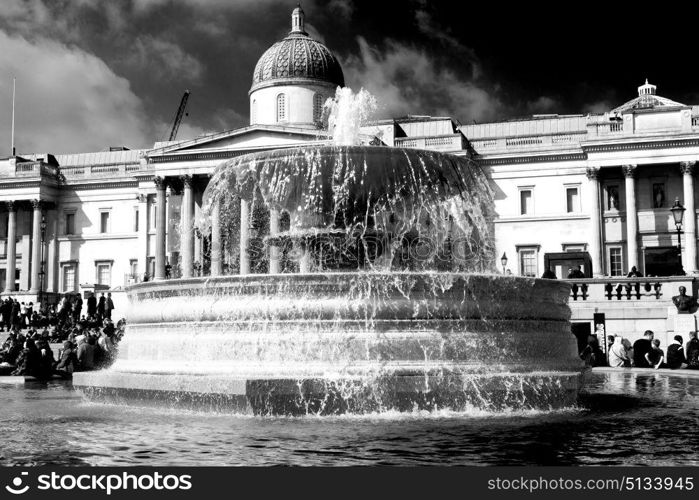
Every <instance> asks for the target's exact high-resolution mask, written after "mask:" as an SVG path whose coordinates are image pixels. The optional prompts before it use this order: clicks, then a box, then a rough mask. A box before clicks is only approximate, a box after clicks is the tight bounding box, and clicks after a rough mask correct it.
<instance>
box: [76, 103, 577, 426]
mask: <svg viewBox="0 0 699 500" xmlns="http://www.w3.org/2000/svg"><path fill="white" fill-rule="evenodd" d="M372 106H375V103H374V101H373V99H372V98H371V97H370V96H369V95H368V94H366V93H364V92H360V93H359V94H357V95H354V94H352V92H351V91H350V90H349V89H338V93H337V96H336V98H335V99H334V100H332V101H331V102H329V103H328V104H327V107H328V109H330V117H329V120H328V121H329V125H330V130H331V131H333V132H334V133H333V136H334V139H335V141H334V143H333V144H331V145H323V146H315V145H314V146H307V147H297V148H289V149H279V150H274V151H269V152H263V153H255V154H249V155H245V156H241V157H237V158H235V159H233V160H230V161H228V162H226V163H223V164H222V165H220V166H219V167H218V168H217V169H216V172H215V174H214V176H213V177H212V179H211V182H210V184H209V187H208V188H207V191H206V193H205V205H204V210H203V211H204V212H205V213H208V214H210V215H214V216H215V217H212V218H214V219H216V221H217V223H216V225H215V226H216V227H219V226H221V227H223V228H225V230H224V231H223V234H224V243H223V244H224V247H225V248H226V249H228V253H229V254H230V255H232V256H234V257H237V259H235V260H236V263H234V264H233V266H234V269H233V270H234V271H236V270H237V271H238V272H239V273H240V274H237V275H226V276H215V277H208V278H190V279H178V280H166V281H156V282H147V283H141V284H137V285H134V286H132V287H130V288H129V290H128V294H129V298H130V302H131V305H130V309H129V311H128V313H127V321H128V331H127V336H126V340H125V342H124V344H123V346H122V349H121V352H120V354H119V358H118V360H117V361H116V363H115V364H114V366H113V367H112V368H111V369H109V370H105V371H101V372H91V373H76V374H75V375H74V380H73V385H74V386H75V387H76V388H78V389H79V390H81V391H82V393H83V394H84V395H85V396H86V397H88V398H90V399H94V400H102V401H120V402H130V401H134V400H136V401H138V402H139V404H144V403H154V404H158V405H162V404H165V405H174V406H182V405H184V406H196V407H199V408H201V407H203V408H212V409H216V410H220V409H224V408H226V409H233V411H237V412H246V413H254V414H262V415H266V414H285V415H286V414H308V413H312V414H334V413H344V412H354V413H368V412H380V411H387V410H400V411H412V410H414V409H427V410H436V409H451V410H455V411H465V410H468V409H470V408H477V409H479V410H486V411H510V410H520V409H553V408H561V407H565V406H570V405H572V404H574V403H575V401H576V398H577V393H578V390H579V385H580V375H581V368H582V367H581V361H580V359H579V358H578V356H577V350H576V346H575V341H574V337H573V336H572V335H571V333H570V325H569V322H568V320H569V316H570V311H569V308H568V306H567V300H568V295H569V287H568V285H567V284H565V283H559V282H556V281H553V280H538V279H530V278H522V277H514V276H503V275H498V274H496V273H495V272H494V269H495V266H494V248H493V243H492V241H493V223H492V221H493V218H494V213H493V202H492V195H491V191H490V188H489V184H488V180H487V178H486V176H485V175H484V174H483V173H482V172H481V170H480V168H479V167H478V165H477V164H476V163H475V162H474V161H473V160H472V159H471V158H469V157H457V156H452V155H447V154H440V153H436V152H432V151H423V150H417V149H401V148H392V147H386V146H367V145H361V144H360V142H361V141H360V137H359V131H360V127H359V125H360V121H361V118H362V117H363V116H365V115H366V110H367V109H369V108H371V107H372ZM200 222H201V223H200V226H201V227H202V230H203V231H204V232H206V231H207V230H208V228H207V224H210V223H211V222H210V218H209V219H207V220H203V221H200ZM237 248H240V249H241V250H240V252H239V254H238V255H236V254H235V252H236V250H235V249H237ZM236 266H237V269H236V268H235V267H236ZM250 271H252V274H248V273H249V272H250Z"/></svg>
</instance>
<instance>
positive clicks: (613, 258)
mask: <svg viewBox="0 0 699 500" xmlns="http://www.w3.org/2000/svg"><path fill="white" fill-rule="evenodd" d="M609 275H610V276H624V261H623V258H622V253H621V247H609Z"/></svg>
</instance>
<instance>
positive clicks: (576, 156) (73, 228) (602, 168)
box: [0, 8, 699, 329]
mask: <svg viewBox="0 0 699 500" xmlns="http://www.w3.org/2000/svg"><path fill="white" fill-rule="evenodd" d="M342 85H344V76H343V72H342V68H341V67H340V64H339V62H338V60H337V58H336V57H335V56H334V55H333V54H332V52H331V51H330V50H329V49H328V48H327V47H326V46H324V45H323V44H322V43H320V42H318V41H316V40H313V39H312V38H311V37H310V36H309V35H308V34H307V33H306V31H305V29H304V14H303V11H302V10H301V9H300V8H297V9H295V10H294V12H293V14H292V23H291V31H290V32H289V33H288V35H287V36H286V37H285V38H283V39H282V40H280V41H279V42H277V43H275V44H274V45H272V46H271V47H270V48H269V49H268V50H267V51H266V52H265V53H264V54H263V55H262V57H261V58H260V60H259V61H258V63H257V65H256V66H255V70H254V73H253V75H252V85H251V88H250V92H249V97H250V125H249V126H247V127H244V128H241V129H236V130H227V131H223V132H220V133H215V134H210V135H206V136H203V137H198V138H195V139H189V140H180V141H176V142H171V143H167V142H161V143H156V144H154V146H153V147H152V148H149V149H143V150H130V149H127V148H125V147H111V148H109V149H108V150H105V151H102V152H95V153H82V154H70V155H53V154H50V153H43V154H42V153H31V154H30V153H27V154H19V155H17V156H13V157H10V158H5V159H0V292H2V295H3V296H7V295H13V296H17V295H20V296H22V297H27V298H28V299H29V298H30V297H34V300H36V296H37V295H38V294H39V293H40V292H41V293H43V294H45V297H53V296H55V295H56V294H59V293H64V292H69V291H74V292H83V291H86V290H94V289H111V290H114V291H116V290H119V289H120V288H122V287H124V286H125V285H128V284H130V283H134V282H137V281H140V280H142V279H144V276H147V277H148V279H166V278H167V277H168V276H182V277H189V276H195V275H202V274H203V275H207V274H210V275H216V274H221V273H226V272H230V270H231V269H236V270H237V272H242V273H245V272H248V271H249V269H248V268H247V267H246V266H245V265H244V263H237V264H236V265H230V264H231V263H229V262H226V261H225V259H226V257H225V255H224V253H225V252H222V242H221V234H220V225H219V224H218V223H214V224H213V230H212V231H211V232H210V233H207V234H203V233H202V231H201V230H200V229H199V227H198V226H197V223H196V221H197V220H198V218H199V215H200V213H201V211H202V194H203V192H204V189H205V188H206V185H207V183H208V181H209V179H210V178H211V175H212V173H213V171H214V169H215V167H216V166H217V165H218V164H220V163H221V162H223V161H225V160H227V159H230V158H233V157H235V156H238V155H242V154H246V153H251V152H256V151H262V150H269V149H277V148H286V147H293V146H298V145H303V144H309V143H323V142H325V141H327V139H328V134H327V132H326V131H325V130H323V129H322V128H321V126H320V118H321V113H322V105H323V103H324V102H325V100H326V99H327V98H328V97H329V96H332V95H333V94H334V91H335V89H336V88H337V87H338V86H342ZM363 131H364V133H365V135H366V137H367V140H368V141H371V142H372V143H374V144H384V145H386V146H397V147H405V148H424V149H434V150H439V151H442V152H449V153H452V154H455V155H465V154H473V155H475V158H476V159H477V161H478V162H479V163H480V165H481V166H482V167H483V168H484V170H485V171H486V173H487V174H488V175H489V176H490V178H491V179H492V186H493V190H494V193H495V206H496V213H497V219H496V220H495V237H496V248H497V254H498V257H500V256H503V257H505V258H506V262H505V260H504V259H503V263H504V267H503V269H502V270H503V272H506V271H510V272H512V273H513V274H518V275H526V276H541V274H542V273H543V272H544V270H546V268H548V267H550V268H551V269H552V270H553V271H554V272H555V273H556V274H557V276H558V277H559V278H565V277H566V276H567V273H568V269H569V268H571V267H574V266H577V265H580V266H581V267H582V270H583V272H584V273H585V274H586V276H587V277H589V278H592V279H593V281H594V278H600V277H605V276H606V277H620V276H626V274H627V272H628V271H629V269H630V268H631V267H633V266H635V267H636V268H637V269H639V270H640V271H641V272H642V273H644V274H646V275H653V276H669V275H673V274H677V273H678V269H679V263H680V262H679V259H680V255H679V253H678V249H677V244H678V241H677V230H676V226H675V224H674V222H673V217H672V214H671V212H670V208H671V207H672V206H673V203H674V201H675V199H678V200H679V201H680V203H681V204H682V205H683V207H684V208H685V212H684V219H683V222H682V226H681V231H682V233H681V238H682V253H681V259H682V260H681V262H682V265H683V268H684V270H685V271H686V272H687V273H689V274H690V275H693V274H695V273H696V272H697V271H696V270H697V234H696V194H695V189H694V171H695V164H696V161H697V159H699V106H691V105H686V104H681V103H678V102H675V101H672V100H670V99H667V98H664V97H661V96H659V95H658V94H657V89H656V87H655V86H654V85H651V84H649V83H648V82H646V83H645V84H643V85H641V86H640V87H638V92H637V96H636V97H634V98H633V99H631V100H629V101H628V102H626V103H624V104H622V105H620V106H619V107H617V108H615V109H611V110H609V111H608V112H605V113H601V114H587V115H583V114H579V115H535V116H532V117H529V118H526V119H516V120H509V121H503V122H497V123H483V124H473V125H462V124H460V123H459V122H458V121H456V120H455V119H452V118H449V117H429V116H407V117H402V118H391V119H384V120H379V121H376V122H374V123H372V124H369V125H367V126H366V127H364V130H363ZM249 208H250V207H246V206H241V213H242V214H243V216H245V214H248V212H246V211H249ZM271 226H272V230H275V229H274V228H276V227H278V225H277V221H276V220H273V221H272V223H271ZM241 228H243V229H242V230H241V233H245V232H247V229H246V225H245V224H243V225H242V226H241ZM241 245H242V246H244V245H245V238H241ZM241 255H245V252H242V254H241ZM661 281H662V280H661ZM690 281H691V282H692V283H693V281H692V280H691V278H690ZM666 295H667V294H666ZM666 298H667V297H666ZM663 307H666V306H665V305H664V306H663ZM590 310H591V309H590ZM579 311H582V312H578V313H577V314H578V316H579V317H578V318H577V319H578V320H580V321H587V320H586V319H585V318H586V316H585V315H586V314H588V313H589V315H590V316H591V314H592V313H591V312H590V311H588V310H587V309H585V310H583V309H579ZM620 314H621V313H620ZM653 314H655V316H653V317H654V319H653V321H656V323H657V325H662V324H664V323H663V321H665V320H667V317H665V318H664V319H663V318H660V316H658V314H657V313H653ZM666 316H667V315H666ZM590 321H591V317H590ZM635 327H636V326H635V325H634V326H629V327H628V329H633V328H635ZM660 327H661V326H658V328H660Z"/></svg>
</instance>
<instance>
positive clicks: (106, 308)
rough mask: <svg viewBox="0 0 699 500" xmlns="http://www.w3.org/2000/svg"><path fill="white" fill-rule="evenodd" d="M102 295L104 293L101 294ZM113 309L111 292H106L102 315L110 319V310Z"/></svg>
mask: <svg viewBox="0 0 699 500" xmlns="http://www.w3.org/2000/svg"><path fill="white" fill-rule="evenodd" d="M102 296H104V294H102ZM113 310H114V302H112V293H111V292H109V293H107V302H106V303H105V305H104V315H105V317H107V318H108V319H112V311H113Z"/></svg>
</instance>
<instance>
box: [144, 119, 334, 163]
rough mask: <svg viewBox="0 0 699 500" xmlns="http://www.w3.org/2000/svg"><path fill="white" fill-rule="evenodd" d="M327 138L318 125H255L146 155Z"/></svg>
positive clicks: (251, 147)
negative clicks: (310, 126) (317, 127)
mask: <svg viewBox="0 0 699 500" xmlns="http://www.w3.org/2000/svg"><path fill="white" fill-rule="evenodd" d="M326 138H327V133H326V132H324V131H322V130H317V129H311V128H301V127H284V126H275V125H254V126H251V127H245V128H242V129H236V130H229V131H226V132H220V133H216V134H211V135H206V136H203V137H198V138H196V139H192V140H188V141H181V142H177V143H175V144H168V145H165V146H163V147H159V148H154V149H152V150H150V151H148V152H147V154H146V156H148V157H154V156H169V155H178V154H192V153H199V152H201V153H211V152H221V151H231V150H248V149H249V150H257V149H270V148H275V147H288V146H294V145H297V144H305V143H308V142H314V141H322V140H325V139H326Z"/></svg>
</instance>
